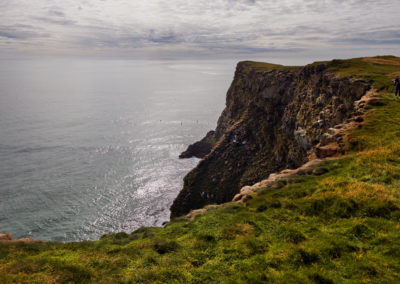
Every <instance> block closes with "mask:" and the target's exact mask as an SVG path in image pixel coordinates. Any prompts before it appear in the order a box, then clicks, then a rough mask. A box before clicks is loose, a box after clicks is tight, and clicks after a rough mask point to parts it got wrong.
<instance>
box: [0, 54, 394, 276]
mask: <svg viewBox="0 0 400 284" xmlns="http://www.w3.org/2000/svg"><path fill="white" fill-rule="evenodd" d="M392 60H395V62H398V63H400V59H398V58H394V59H393V58H392ZM338 65H340V66H341V68H340V69H338ZM330 68H332V70H335V69H336V71H339V70H340V73H342V74H346V75H348V74H354V75H356V76H357V77H361V78H368V79H371V78H374V80H375V84H376V86H378V87H379V88H381V89H382V92H381V94H382V96H383V98H384V101H385V105H384V106H379V107H374V108H371V109H369V110H368V117H367V120H366V123H365V125H364V127H363V128H360V129H356V130H355V131H353V133H352V135H351V141H352V143H351V145H349V148H348V152H347V154H346V155H345V156H344V157H343V158H342V159H339V160H334V161H329V162H326V163H324V164H323V165H321V166H320V167H321V169H324V170H326V169H328V170H329V171H328V172H327V173H325V174H323V175H320V176H301V177H297V178H296V182H295V183H294V184H292V185H290V186H287V187H283V188H280V189H263V190H261V191H260V192H259V193H258V195H257V196H255V198H254V199H252V200H250V201H249V202H248V203H247V204H246V205H239V204H234V203H227V204H225V205H223V206H220V207H216V208H213V209H211V210H209V211H207V213H205V214H203V215H201V216H198V217H196V219H195V220H194V221H193V222H190V220H189V219H188V218H187V217H184V218H179V219H176V220H175V221H173V222H172V223H170V224H169V225H168V226H167V227H166V228H164V229H162V228H144V229H139V230H138V231H136V232H134V233H132V234H125V233H119V234H116V235H110V236H107V237H103V238H102V239H100V240H99V241H96V242H81V243H69V244H57V243H44V244H14V245H0V282H5V283H7V282H12V281H16V282H28V281H29V282H38V283H43V282H69V281H70V282H94V281H97V282H104V283H109V282H116V281H118V282H134V283H135V282H136V283H137V282H144V283H181V282H182V283H190V282H192V283H213V282H215V283H260V282H268V281H270V282H271V283H346V282H347V283H360V282H369V281H373V282H380V283H396V282H397V281H398V279H400V233H399V230H400V209H399V208H400V196H399V195H400V191H399V188H400V144H399V141H400V100H396V99H395V98H394V97H393V96H391V95H389V94H386V93H384V92H385V90H387V89H388V88H389V85H388V84H389V83H390V80H389V77H388V76H390V74H392V73H393V72H395V71H396V70H395V69H396V68H398V69H397V70H399V69H400V66H397V67H393V66H392V65H382V64H377V63H371V62H367V61H363V60H362V59H353V60H348V61H340V62H333V63H332V64H330ZM321 172H324V171H321ZM397 283H398V282H397Z"/></svg>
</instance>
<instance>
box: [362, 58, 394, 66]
mask: <svg viewBox="0 0 400 284" xmlns="http://www.w3.org/2000/svg"><path fill="white" fill-rule="evenodd" d="M363 61H367V62H371V63H375V64H384V65H395V66H400V60H399V59H384V58H374V57H366V58H363Z"/></svg>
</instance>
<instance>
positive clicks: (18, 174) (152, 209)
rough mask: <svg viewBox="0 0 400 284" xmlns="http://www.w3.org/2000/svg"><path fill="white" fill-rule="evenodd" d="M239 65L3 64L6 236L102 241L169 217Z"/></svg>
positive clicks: (1, 181)
mask: <svg viewBox="0 0 400 284" xmlns="http://www.w3.org/2000/svg"><path fill="white" fill-rule="evenodd" d="M235 63H236V62H234V61H138V60H93V59H90V60H80V59H76V60H71V59H68V60H67V59H34V60H2V61H1V62H0V161H1V162H0V196H1V198H0V231H7V232H10V233H12V234H13V235H14V237H15V238H19V237H32V238H35V239H42V240H47V241H66V242H69V241H80V240H94V239H97V238H99V237H100V236H101V235H103V234H106V233H110V232H120V231H125V232H131V231H133V230H135V229H137V228H139V227H142V226H160V225H161V224H162V223H163V222H165V221H167V220H169V213H170V212H169V206H170V205H171V203H172V201H173V199H174V198H175V197H176V195H177V194H178V192H179V190H180V189H181V187H182V183H183V180H182V179H183V177H184V175H185V174H186V173H187V172H188V171H189V170H190V169H191V168H193V167H194V166H195V165H196V164H197V163H198V159H186V160H179V159H178V156H179V154H180V152H182V151H183V150H185V148H186V147H187V145H189V144H191V143H193V142H195V141H196V140H198V139H200V138H202V136H204V135H205V134H206V132H207V131H208V130H211V129H213V128H215V126H216V122H217V119H218V116H219V114H220V113H221V111H222V109H223V107H224V103H225V94H226V91H227V89H228V87H229V84H230V82H231V80H232V78H233V72H234V67H235Z"/></svg>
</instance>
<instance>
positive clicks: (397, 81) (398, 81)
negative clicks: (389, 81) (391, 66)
mask: <svg viewBox="0 0 400 284" xmlns="http://www.w3.org/2000/svg"><path fill="white" fill-rule="evenodd" d="M393 82H394V85H395V86H396V90H395V92H394V95H395V96H397V93H399V96H400V77H396V79H394V80H393Z"/></svg>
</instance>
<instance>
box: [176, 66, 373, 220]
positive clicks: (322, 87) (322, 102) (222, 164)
mask: <svg viewBox="0 0 400 284" xmlns="http://www.w3.org/2000/svg"><path fill="white" fill-rule="evenodd" d="M252 64H253V63H252V62H240V63H239V64H238V65H237V68H236V72H235V76H234V79H233V82H232V84H231V86H230V88H229V90H228V93H227V98H226V107H225V109H224V111H223V112H222V114H221V116H220V118H219V120H218V125H217V128H216V130H215V132H210V133H209V134H207V136H209V137H205V138H204V139H203V140H202V141H212V143H209V145H211V146H212V147H209V148H207V150H208V149H209V150H208V151H200V152H201V157H204V158H203V159H202V160H201V161H200V162H199V164H198V166H197V167H196V168H195V169H193V170H192V171H191V172H189V173H188V174H187V175H186V177H185V178H184V187H183V189H182V191H181V192H180V193H179V195H178V197H177V198H176V199H175V201H174V203H173V205H172V206H171V217H177V216H180V215H183V214H186V213H188V212H189V211H190V210H192V209H197V208H202V207H203V206H205V205H207V204H220V203H223V202H227V201H231V200H232V198H233V197H234V196H235V195H236V194H238V193H239V191H240V189H241V188H242V187H244V186H246V185H253V184H255V183H256V182H259V181H260V180H264V179H266V178H268V176H269V175H270V174H271V173H274V172H279V171H281V170H283V169H295V168H298V167H300V166H301V165H303V164H304V163H306V162H307V161H308V160H309V157H310V156H312V155H314V156H315V155H316V157H319V158H324V157H325V156H332V155H339V154H341V153H343V141H341V139H340V137H339V138H338V137H337V136H335V134H336V132H337V128H334V127H335V126H338V125H340V124H341V123H343V122H345V121H346V120H349V119H351V118H352V117H354V116H356V115H357V114H358V113H357V108H356V106H355V101H358V100H360V99H361V97H363V95H364V94H365V93H366V92H367V91H368V90H369V89H370V84H369V83H368V82H365V81H362V80H357V79H353V78H351V77H339V76H338V75H336V74H333V73H331V72H330V71H329V70H328V68H327V66H326V65H325V64H312V65H307V66H305V67H301V68H300V67H299V68H278V69H271V70H265V69H264V70H263V69H261V70H260V68H255V67H253V65H252ZM332 129H333V130H332ZM335 129H336V130H335ZM211 138H212V139H211ZM336 138H338V139H336ZM194 145H196V143H195V144H194ZM193 147H194V146H193V145H192V149H190V147H189V149H188V151H187V153H186V154H184V155H183V154H182V155H183V156H186V157H189V156H193V153H195V152H196V151H194V150H193ZM200 148H201V149H202V150H203V147H200ZM204 149H206V147H204Z"/></svg>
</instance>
